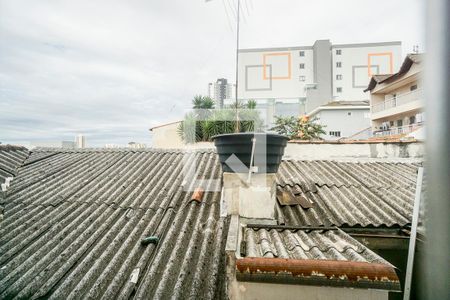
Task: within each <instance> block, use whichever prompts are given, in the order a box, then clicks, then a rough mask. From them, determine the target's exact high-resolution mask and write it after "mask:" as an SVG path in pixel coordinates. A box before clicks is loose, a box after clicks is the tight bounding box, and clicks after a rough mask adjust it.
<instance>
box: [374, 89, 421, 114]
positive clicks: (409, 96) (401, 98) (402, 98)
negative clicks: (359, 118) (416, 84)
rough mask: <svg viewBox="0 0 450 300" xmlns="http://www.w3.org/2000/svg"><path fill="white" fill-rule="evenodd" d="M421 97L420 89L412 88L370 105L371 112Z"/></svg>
mask: <svg viewBox="0 0 450 300" xmlns="http://www.w3.org/2000/svg"><path fill="white" fill-rule="evenodd" d="M421 98H422V90H421V89H418V90H414V91H411V92H408V93H404V94H400V95H397V96H395V97H392V98H390V99H387V100H385V101H383V102H381V103H377V104H374V105H372V113H377V112H380V111H383V110H387V109H390V108H393V107H398V106H401V105H403V104H406V103H410V102H414V101H417V100H419V99H421Z"/></svg>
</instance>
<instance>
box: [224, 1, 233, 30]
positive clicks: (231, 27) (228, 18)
mask: <svg viewBox="0 0 450 300" xmlns="http://www.w3.org/2000/svg"><path fill="white" fill-rule="evenodd" d="M222 4H223V10H224V11H225V14H226V16H227V23H228V26H229V27H230V30H231V32H233V26H232V25H231V21H230V15H229V14H228V9H227V6H226V4H225V0H222Z"/></svg>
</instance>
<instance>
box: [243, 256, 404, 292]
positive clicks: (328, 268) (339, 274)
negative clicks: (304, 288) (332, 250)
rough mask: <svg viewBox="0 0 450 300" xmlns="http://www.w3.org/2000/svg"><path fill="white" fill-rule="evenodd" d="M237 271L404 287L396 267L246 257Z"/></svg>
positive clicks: (374, 264) (349, 262) (375, 264)
mask: <svg viewBox="0 0 450 300" xmlns="http://www.w3.org/2000/svg"><path fill="white" fill-rule="evenodd" d="M236 268H237V270H238V271H239V273H241V274H247V275H259V276H261V275H263V274H268V275H275V276H277V274H280V275H282V277H283V278H285V277H286V275H287V274H289V275H291V276H292V277H321V278H324V279H329V280H334V279H340V280H342V281H350V282H358V281H360V280H361V279H364V280H368V281H372V282H377V281H381V282H390V283H393V284H394V285H395V286H398V287H400V281H399V278H398V276H397V274H396V273H395V270H394V268H393V267H392V266H390V265H386V264H381V263H367V262H356V261H338V260H314V259H304V260H303V259H286V258H260V257H246V258H243V259H238V260H237V261H236Z"/></svg>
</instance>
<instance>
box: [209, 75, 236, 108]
mask: <svg viewBox="0 0 450 300" xmlns="http://www.w3.org/2000/svg"><path fill="white" fill-rule="evenodd" d="M235 90H236V89H235V84H231V83H228V80H227V79H226V78H219V79H217V80H216V82H210V83H208V96H209V97H210V98H212V99H214V101H216V104H217V105H216V106H217V107H218V108H223V107H224V100H225V99H231V98H233V99H234V97H235V95H234V93H235Z"/></svg>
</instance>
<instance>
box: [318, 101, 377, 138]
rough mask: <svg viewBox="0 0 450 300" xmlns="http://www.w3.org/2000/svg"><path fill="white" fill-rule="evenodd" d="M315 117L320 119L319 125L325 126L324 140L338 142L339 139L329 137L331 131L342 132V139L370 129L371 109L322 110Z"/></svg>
mask: <svg viewBox="0 0 450 300" xmlns="http://www.w3.org/2000/svg"><path fill="white" fill-rule="evenodd" d="M313 117H317V118H318V123H319V124H322V125H325V126H326V127H325V128H324V130H325V131H326V132H327V134H325V135H323V136H322V138H324V139H326V140H337V139H339V137H334V136H331V135H329V132H330V131H340V132H341V138H342V137H349V136H352V135H354V134H355V133H357V132H360V131H362V130H364V129H366V128H368V127H370V109H369V107H367V109H352V108H351V107H349V108H348V109H339V110H338V109H336V110H321V111H319V112H318V113H317V114H316V115H314V116H313Z"/></svg>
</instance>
